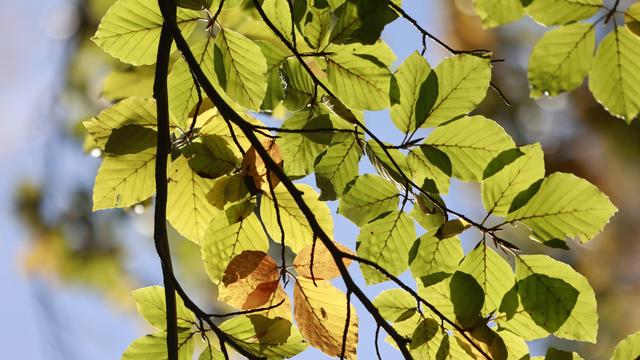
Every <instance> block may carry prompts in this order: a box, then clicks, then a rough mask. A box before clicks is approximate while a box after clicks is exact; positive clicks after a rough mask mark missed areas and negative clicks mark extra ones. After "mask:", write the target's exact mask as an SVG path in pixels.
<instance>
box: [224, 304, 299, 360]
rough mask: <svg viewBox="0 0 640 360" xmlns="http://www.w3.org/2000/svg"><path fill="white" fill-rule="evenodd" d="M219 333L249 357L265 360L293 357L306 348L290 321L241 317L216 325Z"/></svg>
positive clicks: (260, 316) (259, 316) (260, 317)
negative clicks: (250, 353) (239, 346)
mask: <svg viewBox="0 0 640 360" xmlns="http://www.w3.org/2000/svg"><path fill="white" fill-rule="evenodd" d="M220 330H222V331H224V332H225V333H227V334H228V335H229V336H230V337H231V338H232V339H234V340H236V341H237V342H238V343H240V345H241V346H242V347H244V348H245V349H247V350H249V351H251V352H252V353H253V354H255V355H257V356H260V357H266V358H268V359H284V358H290V357H293V356H295V355H297V354H299V353H301V352H302V351H304V350H305V349H306V348H307V345H308V344H307V343H306V342H305V341H304V339H303V338H302V335H300V332H299V331H298V329H297V328H296V327H295V326H294V325H292V324H291V321H289V320H287V319H282V318H275V319H269V318H267V317H265V316H263V315H241V316H236V317H234V318H231V319H229V320H226V321H225V322H223V323H222V324H220Z"/></svg>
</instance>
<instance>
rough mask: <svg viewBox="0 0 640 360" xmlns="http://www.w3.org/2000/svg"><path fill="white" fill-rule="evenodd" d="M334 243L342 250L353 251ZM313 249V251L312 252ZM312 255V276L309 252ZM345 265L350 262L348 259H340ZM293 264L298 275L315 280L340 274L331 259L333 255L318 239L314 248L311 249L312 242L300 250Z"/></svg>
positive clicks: (327, 278)
mask: <svg viewBox="0 0 640 360" xmlns="http://www.w3.org/2000/svg"><path fill="white" fill-rule="evenodd" d="M334 244H335V245H336V246H337V247H338V249H340V250H341V251H343V252H346V253H349V254H353V251H351V249H349V248H348V247H346V246H344V245H342V244H340V243H336V242H334ZM314 251H315V252H314ZM312 252H313V253H314V255H313V277H312V276H311V275H312V274H311V254H312ZM342 262H343V263H344V265H345V266H347V267H348V266H349V265H350V264H351V260H350V259H344V260H342ZM293 266H294V267H295V268H296V271H297V272H298V275H300V276H302V277H305V278H308V279H312V278H315V279H316V280H330V279H333V278H334V277H336V276H338V275H340V270H338V267H337V266H336V263H335V261H334V260H333V256H331V253H330V252H329V250H328V249H327V247H326V246H324V244H323V243H322V242H320V241H317V242H316V246H315V250H314V249H313V244H312V245H308V246H306V247H305V248H304V249H302V250H300V252H299V253H298V256H296V259H295V260H294V261H293Z"/></svg>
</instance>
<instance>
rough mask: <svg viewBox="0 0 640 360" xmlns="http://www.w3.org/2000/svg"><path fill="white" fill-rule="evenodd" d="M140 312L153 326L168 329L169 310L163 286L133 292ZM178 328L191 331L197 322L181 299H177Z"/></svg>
mask: <svg viewBox="0 0 640 360" xmlns="http://www.w3.org/2000/svg"><path fill="white" fill-rule="evenodd" d="M133 298H134V299H135V301H136V306H137V308H138V312H139V313H140V315H142V317H143V318H144V319H145V320H146V321H147V322H148V323H149V324H151V326H153V327H155V328H156V329H158V330H166V329H167V310H166V307H167V305H166V302H165V298H164V288H163V287H162V286H148V287H145V288H140V289H136V290H134V291H133ZM176 309H177V318H178V327H181V328H184V329H190V328H191V327H192V326H193V325H194V324H195V322H196V317H195V315H194V314H193V313H192V312H191V310H189V309H187V308H186V307H185V306H184V303H183V302H182V299H181V298H180V297H176Z"/></svg>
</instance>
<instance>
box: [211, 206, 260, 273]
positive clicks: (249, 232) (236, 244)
mask: <svg viewBox="0 0 640 360" xmlns="http://www.w3.org/2000/svg"><path fill="white" fill-rule="evenodd" d="M200 245H201V250H202V260H203V261H204V268H205V270H206V271H207V274H208V275H209V278H210V279H211V281H212V282H213V283H214V284H220V282H221V281H222V278H223V274H224V271H225V270H226V269H227V266H228V264H229V263H230V262H231V260H233V259H234V258H235V257H236V256H237V255H239V254H241V253H242V252H243V251H245V250H258V251H263V252H266V251H268V250H269V240H268V239H267V236H266V234H265V233H264V231H263V230H262V225H261V224H260V221H259V220H258V218H257V217H256V215H254V214H251V215H249V216H248V217H247V218H245V219H242V220H240V221H239V222H237V223H234V224H229V220H227V217H226V216H225V215H224V214H218V215H217V216H216V217H215V218H214V219H213V221H211V224H210V225H209V228H208V229H207V231H206V233H205V236H204V238H203V240H202V242H201V244H200Z"/></svg>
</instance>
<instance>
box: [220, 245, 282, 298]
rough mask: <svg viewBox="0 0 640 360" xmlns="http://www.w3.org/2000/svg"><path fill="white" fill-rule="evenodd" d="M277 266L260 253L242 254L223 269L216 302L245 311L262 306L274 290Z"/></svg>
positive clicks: (277, 271) (278, 274) (277, 280)
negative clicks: (218, 300)
mask: <svg viewBox="0 0 640 360" xmlns="http://www.w3.org/2000/svg"><path fill="white" fill-rule="evenodd" d="M279 280H280V272H279V270H278V265H277V264H276V263H275V261H274V260H273V259H272V258H271V256H269V255H267V254H265V253H264V252H262V251H243V252H242V253H240V254H239V255H238V256H236V257H235V258H233V260H231V262H230V263H229V266H227V270H225V272H224V276H223V278H222V284H221V286H220V289H219V291H220V292H219V295H218V297H219V299H220V301H222V302H224V303H226V304H229V305H231V306H233V307H235V308H238V309H243V310H248V309H255V308H257V307H261V306H264V305H265V304H266V303H267V302H269V300H270V299H271V298H273V295H274V293H275V292H276V290H277V289H278V282H279Z"/></svg>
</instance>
